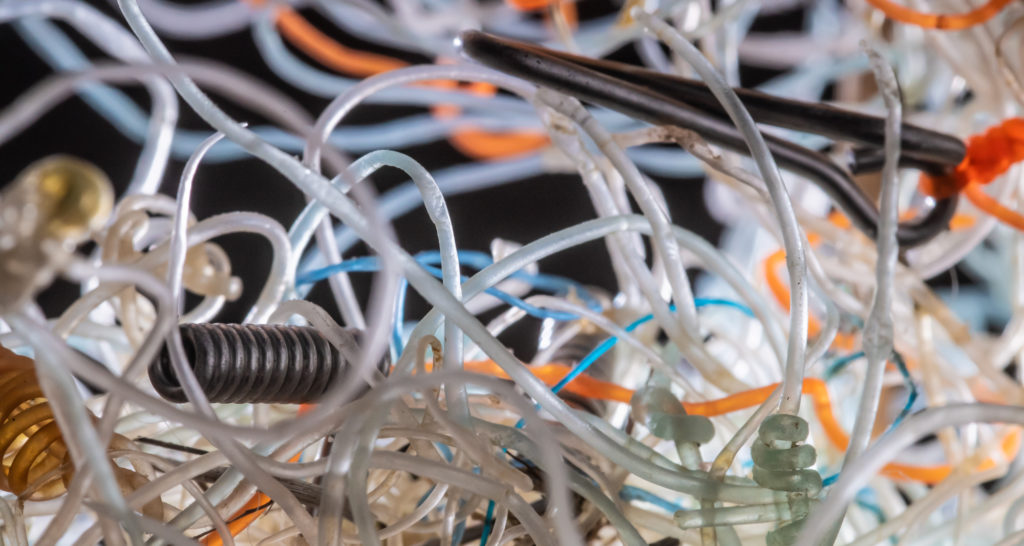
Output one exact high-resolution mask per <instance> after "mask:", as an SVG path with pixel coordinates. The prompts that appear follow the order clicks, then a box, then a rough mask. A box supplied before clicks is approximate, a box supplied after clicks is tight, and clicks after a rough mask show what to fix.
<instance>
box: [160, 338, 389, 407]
mask: <svg viewBox="0 0 1024 546" xmlns="http://www.w3.org/2000/svg"><path fill="white" fill-rule="evenodd" d="M180 328H181V337H182V341H183V343H184V345H185V352H186V354H187V355H188V359H189V364H190V365H191V366H192V370H193V371H194V372H195V375H196V379H197V380H198V381H199V385H200V386H201V387H202V389H203V392H204V393H206V396H207V398H208V399H209V400H210V401H211V402H220V403H249V404H258V403H278V404H302V403H308V402H313V401H315V400H316V399H317V398H319V397H320V396H322V395H323V394H324V393H325V392H327V390H328V389H329V388H330V386H331V385H332V384H333V383H334V381H335V380H337V379H338V378H339V377H340V375H341V373H342V371H343V367H344V366H345V365H346V363H347V362H348V360H349V359H350V358H351V355H355V354H357V350H358V336H359V332H358V331H357V330H343V331H342V333H343V335H344V336H345V337H346V338H347V339H346V340H345V345H344V346H343V347H342V348H341V349H342V350H344V351H345V354H344V355H343V354H342V353H341V352H339V350H338V348H336V347H334V346H333V345H332V344H331V343H330V342H329V341H327V338H325V337H324V336H323V335H322V334H320V333H319V332H318V331H317V330H316V329H315V328H310V327H302V326H281V325H257V324H183V325H181V327H180ZM346 357H347V358H346ZM380 370H381V371H382V372H385V371H386V370H387V363H386V362H382V363H381V366H380ZM149 378H150V381H152V383H153V387H154V388H155V389H156V391H157V392H158V393H159V394H160V396H162V397H164V398H165V399H167V400H169V401H172V402H178V403H181V402H186V401H187V399H186V397H185V392H184V390H183V389H182V387H181V383H180V382H179V381H178V377H177V374H176V373H175V372H174V368H173V367H172V365H171V357H170V354H169V352H168V351H167V348H166V347H165V348H164V350H163V352H162V354H161V356H160V358H159V359H158V360H157V361H156V362H155V363H154V364H153V365H152V366H150V368H149Z"/></svg>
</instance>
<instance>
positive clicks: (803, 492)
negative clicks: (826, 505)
mask: <svg viewBox="0 0 1024 546" xmlns="http://www.w3.org/2000/svg"><path fill="white" fill-rule="evenodd" d="M808 433H809V428H808V426H807V421H805V420H803V419H802V418H800V417H798V416H796V415H787V414H782V413H779V414H775V415H772V416H769V417H768V418H767V419H765V420H764V422H763V423H761V427H760V429H759V430H758V439H757V440H755V441H754V445H753V446H752V447H751V449H750V453H751V458H753V460H754V481H755V482H757V483H758V485H760V486H762V487H766V488H768V489H774V490H776V491H785V492H787V493H789V496H788V498H789V505H790V506H789V509H790V513H791V514H792V516H793V519H792V520H791V521H790V522H788V523H786V524H783V525H781V526H780V527H779V528H777V529H775V530H774V531H771V532H769V533H768V535H767V537H766V538H767V543H768V545H769V546H776V545H779V546H781V545H785V544H792V543H793V542H794V541H795V540H796V536H797V535H798V534H799V533H800V529H801V528H802V527H803V524H804V521H805V519H806V517H807V513H808V512H809V511H810V499H811V497H813V496H814V495H816V494H817V493H818V492H819V491H821V487H822V482H821V475H820V474H818V472H817V471H816V470H814V469H812V468H810V467H811V466H813V465H814V462H815V461H816V460H817V457H818V455H817V452H816V451H815V449H814V447H813V446H810V445H807V444H804V443H801V442H803V441H804V440H806V439H807V435H808Z"/></svg>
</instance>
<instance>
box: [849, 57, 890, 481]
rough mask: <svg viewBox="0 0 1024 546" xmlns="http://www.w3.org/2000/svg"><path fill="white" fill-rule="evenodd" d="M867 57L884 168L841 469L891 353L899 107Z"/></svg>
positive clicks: (871, 415) (863, 430) (885, 74)
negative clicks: (878, 95) (856, 395)
mask: <svg viewBox="0 0 1024 546" xmlns="http://www.w3.org/2000/svg"><path fill="white" fill-rule="evenodd" d="M865 49H866V52H867V55H868V57H869V58H870V59H871V68H872V70H873V71H874V74H875V80H876V81H877V82H878V86H879V87H880V88H881V89H882V96H883V97H884V99H885V106H886V109H887V111H888V115H887V116H886V123H885V165H884V166H883V168H882V188H881V207H880V208H881V212H880V214H879V221H878V235H877V237H876V246H877V248H878V258H877V264H876V265H875V295H874V299H873V300H872V302H871V311H870V312H869V313H868V317H867V320H866V321H865V324H864V333H863V338H864V341H863V344H864V353H865V354H866V355H867V358H868V367H867V371H866V372H865V379H864V389H863V390H862V394H861V399H860V404H859V405H858V409H857V417H856V419H855V420H854V425H853V432H852V433H851V434H850V443H849V445H848V447H847V448H846V457H845V458H844V459H843V466H844V467H845V466H846V465H848V464H850V463H851V462H852V461H854V460H855V459H856V458H857V457H858V456H860V454H861V452H863V451H864V449H865V448H866V447H867V445H868V442H869V440H870V439H871V429H872V428H873V427H874V424H875V417H876V415H877V412H878V402H879V398H880V397H881V393H882V375H883V374H884V373H885V363H886V361H887V360H888V358H889V356H890V354H891V353H892V350H893V322H892V320H893V319H892V299H893V295H892V292H893V276H894V275H895V268H896V259H897V253H898V251H899V243H898V242H897V240H896V229H897V227H898V224H899V203H898V199H899V180H898V178H897V174H898V173H897V170H898V168H899V163H898V162H899V155H900V127H901V125H902V122H903V108H902V104H901V102H900V96H899V88H898V85H897V82H896V74H895V73H894V72H893V71H892V68H891V67H890V66H889V65H887V64H886V63H885V60H884V59H883V58H882V56H881V55H880V54H878V52H876V51H874V50H872V49H868V48H867V47H865Z"/></svg>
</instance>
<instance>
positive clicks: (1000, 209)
mask: <svg viewBox="0 0 1024 546" xmlns="http://www.w3.org/2000/svg"><path fill="white" fill-rule="evenodd" d="M963 193H964V195H966V196H967V198H968V199H970V200H971V203H973V204H974V206H976V207H978V208H979V209H981V210H983V211H985V212H986V213H988V214H989V215H991V216H994V217H995V218H996V219H997V220H999V221H1000V222H1002V223H1004V224H1006V225H1008V226H1010V227H1013V228H1017V229H1019V230H1021V231H1024V216H1021V215H1020V214H1019V213H1017V212H1016V211H1014V210H1011V209H1008V208H1006V207H1004V206H1003V205H1001V204H999V201H996V200H995V199H993V198H992V197H991V196H989V194H987V193H985V190H984V189H982V187H981V186H979V185H977V184H971V185H969V186H967V187H966V188H964V190H963Z"/></svg>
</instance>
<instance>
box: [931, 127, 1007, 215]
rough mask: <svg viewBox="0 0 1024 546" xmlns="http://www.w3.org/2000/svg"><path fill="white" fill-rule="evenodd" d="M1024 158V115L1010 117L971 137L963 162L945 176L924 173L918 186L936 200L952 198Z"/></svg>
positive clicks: (983, 182) (1004, 170)
mask: <svg viewBox="0 0 1024 546" xmlns="http://www.w3.org/2000/svg"><path fill="white" fill-rule="evenodd" d="M1021 160H1024V118H1010V119H1008V120H1006V121H1004V122H1003V123H1001V124H999V125H996V126H994V127H990V128H989V129H988V130H987V131H985V132H984V133H981V134H977V135H974V136H972V137H970V138H968V139H967V154H966V155H965V156H964V159H963V161H961V162H960V164H959V165H957V166H956V168H955V169H953V171H952V172H950V173H949V174H946V175H944V176H931V175H928V174H922V175H921V180H920V182H919V184H918V188H919V189H920V190H921V193H924V194H925V195H929V196H931V197H934V198H936V199H941V198H944V197H950V196H952V195H954V194H957V193H959V192H960V190H962V189H964V188H965V187H967V185H968V184H988V183H989V182H992V181H993V180H995V179H996V178H997V177H999V175H1001V174H1003V173H1004V172H1006V171H1007V170H1008V169H1009V168H1010V167H1011V166H1012V165H1013V164H1014V163H1017V162H1018V161H1021Z"/></svg>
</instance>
